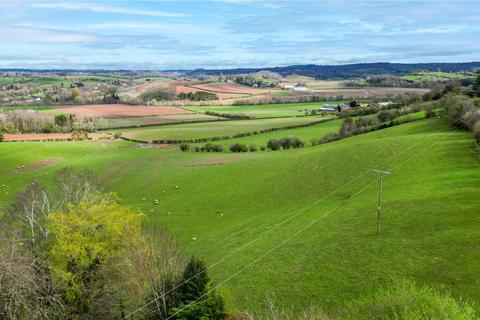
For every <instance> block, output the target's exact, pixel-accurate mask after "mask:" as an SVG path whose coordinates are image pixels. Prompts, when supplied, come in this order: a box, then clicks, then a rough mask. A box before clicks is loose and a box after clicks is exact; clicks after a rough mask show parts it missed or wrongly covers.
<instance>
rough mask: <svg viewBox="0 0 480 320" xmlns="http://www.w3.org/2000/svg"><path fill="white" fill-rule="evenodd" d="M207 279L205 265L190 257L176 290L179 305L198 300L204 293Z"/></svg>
mask: <svg viewBox="0 0 480 320" xmlns="http://www.w3.org/2000/svg"><path fill="white" fill-rule="evenodd" d="M208 281H209V279H208V275H207V267H206V265H205V263H204V262H203V261H201V260H199V259H196V258H195V257H192V258H191V259H190V261H189V262H188V264H187V265H186V267H185V271H184V272H183V275H182V277H181V279H180V283H181V285H180V287H179V288H178V289H177V301H178V303H179V304H180V305H181V304H187V303H189V302H192V301H195V300H197V299H199V298H200V297H201V296H202V295H203V294H204V293H205V288H206V286H207V283H208Z"/></svg>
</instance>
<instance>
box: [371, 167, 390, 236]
mask: <svg viewBox="0 0 480 320" xmlns="http://www.w3.org/2000/svg"><path fill="white" fill-rule="evenodd" d="M373 171H374V172H378V209H377V236H379V235H380V212H381V211H382V182H383V176H384V175H387V174H390V172H389V171H385V170H380V169H373Z"/></svg>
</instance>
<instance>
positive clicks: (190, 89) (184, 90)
mask: <svg viewBox="0 0 480 320" xmlns="http://www.w3.org/2000/svg"><path fill="white" fill-rule="evenodd" d="M198 91H207V92H211V93H215V94H216V95H217V97H218V98H219V99H231V98H240V97H244V96H246V95H248V94H246V93H226V92H219V91H213V90H208V89H203V88H200V87H197V86H195V87H190V86H182V85H180V86H176V87H175V92H176V93H177V94H178V93H190V92H191V93H195V92H198Z"/></svg>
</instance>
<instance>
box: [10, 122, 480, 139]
mask: <svg viewBox="0 0 480 320" xmlns="http://www.w3.org/2000/svg"><path fill="white" fill-rule="evenodd" d="M473 135H474V137H475V140H476V141H477V143H478V144H480V120H477V122H475V124H474V125H473ZM0 141H1V138H0Z"/></svg>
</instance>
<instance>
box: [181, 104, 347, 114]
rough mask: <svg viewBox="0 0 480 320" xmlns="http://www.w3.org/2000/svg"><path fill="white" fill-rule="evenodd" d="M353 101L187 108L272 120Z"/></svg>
mask: <svg viewBox="0 0 480 320" xmlns="http://www.w3.org/2000/svg"><path fill="white" fill-rule="evenodd" d="M350 101H351V100H329V101H321V102H305V103H285V104H263V105H244V106H231V105H230V106H191V107H187V109H190V110H192V111H196V112H205V111H213V112H221V113H233V114H245V115H248V116H251V117H258V118H270V117H287V116H300V115H304V114H305V110H307V112H309V111H311V110H317V109H318V108H320V107H322V106H323V105H324V104H331V105H337V104H341V103H348V102H350Z"/></svg>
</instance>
